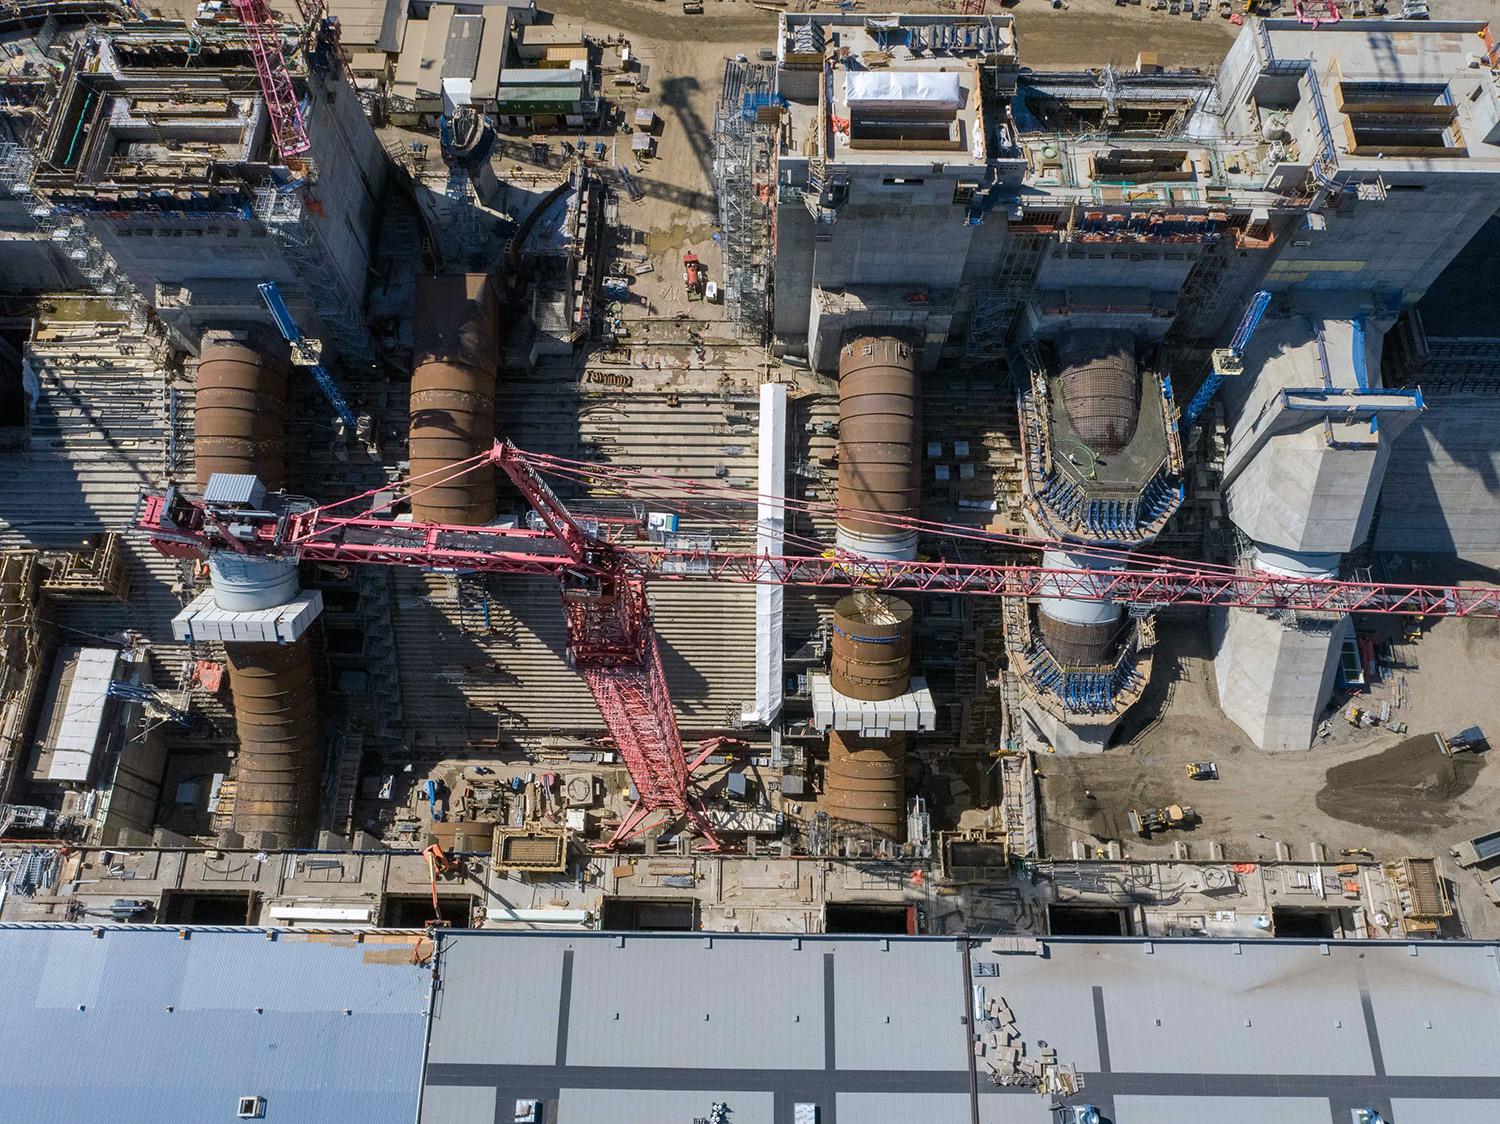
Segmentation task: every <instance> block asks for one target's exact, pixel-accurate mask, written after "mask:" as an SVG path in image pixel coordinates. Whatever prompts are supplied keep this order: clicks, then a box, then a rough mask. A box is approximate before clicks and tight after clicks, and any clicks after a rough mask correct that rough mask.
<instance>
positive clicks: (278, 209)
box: [255, 187, 375, 363]
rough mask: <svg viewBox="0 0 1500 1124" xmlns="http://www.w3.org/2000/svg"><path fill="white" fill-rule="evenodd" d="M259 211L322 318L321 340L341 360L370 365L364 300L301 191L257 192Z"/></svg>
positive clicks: (269, 189)
mask: <svg viewBox="0 0 1500 1124" xmlns="http://www.w3.org/2000/svg"><path fill="white" fill-rule="evenodd" d="M255 215H256V217H257V218H258V219H260V221H261V222H262V223H264V224H265V227H266V229H267V230H268V231H270V232H271V234H272V235H273V236H274V237H275V238H276V239H277V240H278V241H279V242H280V243H281V246H282V248H283V249H284V250H285V252H286V257H287V261H289V262H290V263H291V266H292V269H293V271H294V272H295V273H296V274H297V279H298V281H300V282H301V284H302V287H303V289H304V290H305V291H306V293H307V295H308V296H309V297H310V298H311V299H312V302H313V306H314V307H315V308H316V309H317V311H318V319H319V320H320V321H322V326H323V332H322V338H323V340H324V342H325V343H331V344H332V345H333V347H334V350H336V351H337V352H338V356H339V358H340V359H343V360H345V361H346V362H355V363H370V362H374V360H375V349H374V346H373V344H372V343H371V342H370V336H369V333H368V331H367V330H366V328H365V320H364V316H363V311H362V309H361V306H360V299H359V297H358V296H356V295H355V294H354V293H352V292H350V291H349V288H348V286H347V285H346V284H344V281H343V277H342V275H341V274H340V273H339V272H338V271H337V270H336V269H334V268H333V267H332V254H331V252H330V251H329V248H328V247H327V245H325V244H324V242H323V240H322V238H321V237H320V236H319V234H318V230H317V226H316V225H315V224H314V222H313V220H312V219H311V217H309V215H308V212H307V206H306V204H305V203H304V201H303V198H302V193H301V192H300V191H297V190H286V189H281V188H277V187H264V188H261V189H260V191H258V192H257V193H256V197H255Z"/></svg>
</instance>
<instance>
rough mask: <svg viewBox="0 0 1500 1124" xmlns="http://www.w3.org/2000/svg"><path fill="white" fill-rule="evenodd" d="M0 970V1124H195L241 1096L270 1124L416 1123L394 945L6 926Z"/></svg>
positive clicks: (415, 999) (406, 997)
mask: <svg viewBox="0 0 1500 1124" xmlns="http://www.w3.org/2000/svg"><path fill="white" fill-rule="evenodd" d="M0 961H3V962H4V964H5V965H6V985H5V992H6V994H5V1003H4V1004H3V1005H0V1056H4V1057H5V1058H6V1059H7V1064H6V1065H5V1066H4V1068H3V1071H0V1119H3V1120H7V1121H11V1120H16V1121H21V1120H24V1121H27V1122H28V1124H82V1122H85V1121H89V1122H92V1121H100V1120H110V1121H120V1122H122V1124H128V1122H136V1121H147V1120H149V1121H152V1122H153V1124H205V1122H207V1121H216V1120H229V1121H232V1120H234V1119H235V1108H236V1103H237V1101H238V1098H239V1097H241V1096H261V1097H264V1098H265V1101H266V1111H265V1119H266V1120H267V1121H287V1122H298V1124H302V1122H308V1121H346V1120H347V1121H353V1120H358V1121H360V1122H361V1124H410V1122H411V1120H412V1119H413V1118H414V1116H415V1114H416V1100H417V1084H418V1080H419V1074H420V1062H421V1056H422V1042H423V1037H424V1025H425V1015H426V1009H427V1000H428V988H429V976H428V973H427V972H425V971H423V970H422V969H420V968H418V967H415V966H413V965H412V964H411V963H410V962H409V946H408V943H407V941H406V940H402V941H401V942H400V943H392V944H379V943H374V942H373V941H370V942H366V943H363V944H355V943H354V942H353V939H352V938H351V937H333V936H296V935H288V934H282V935H280V936H279V937H278V938H277V939H276V940H268V939H267V937H266V934H265V933H264V932H263V931H260V930H226V931H205V930H194V931H193V932H192V934H191V937H190V939H181V938H179V936H178V935H177V931H176V930H175V929H158V928H150V929H145V928H129V927H121V928H109V929H106V930H105V933H104V936H103V937H95V936H94V934H93V932H92V931H90V930H88V929H84V928H65V927H54V926H42V927H31V926H24V927H17V926H10V927H0ZM346 1011H347V1012H348V1013H347V1014H346V1013H345V1012H346Z"/></svg>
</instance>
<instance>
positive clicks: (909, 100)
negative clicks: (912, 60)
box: [844, 70, 964, 109]
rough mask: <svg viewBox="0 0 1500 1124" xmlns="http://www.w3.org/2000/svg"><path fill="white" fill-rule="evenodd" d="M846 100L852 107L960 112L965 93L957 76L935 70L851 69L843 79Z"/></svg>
mask: <svg viewBox="0 0 1500 1124" xmlns="http://www.w3.org/2000/svg"><path fill="white" fill-rule="evenodd" d="M844 100H845V101H846V102H848V103H849V105H850V106H851V107H853V106H856V105H863V104H869V103H871V102H892V101H897V102H901V103H903V104H904V105H908V106H914V107H915V106H921V107H924V108H929V109H959V108H961V107H962V106H963V104H964V94H963V88H962V87H961V86H960V85H959V82H958V75H957V74H949V73H944V72H942V71H936V70H882V71H874V70H851V71H849V72H847V73H846V74H845V76H844Z"/></svg>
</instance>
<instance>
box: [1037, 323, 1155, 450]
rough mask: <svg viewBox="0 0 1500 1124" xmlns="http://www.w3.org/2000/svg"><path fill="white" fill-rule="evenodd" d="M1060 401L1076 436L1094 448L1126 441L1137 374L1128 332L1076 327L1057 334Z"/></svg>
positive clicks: (1135, 405) (1131, 429)
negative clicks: (1061, 400) (1076, 432)
mask: <svg viewBox="0 0 1500 1124" xmlns="http://www.w3.org/2000/svg"><path fill="white" fill-rule="evenodd" d="M1057 362H1058V368H1059V370H1061V372H1062V397H1063V405H1064V407H1065V408H1066V409H1067V411H1068V420H1070V421H1071V422H1072V423H1073V428H1074V429H1076V430H1077V431H1078V436H1079V437H1081V438H1083V440H1084V441H1086V442H1088V445H1089V448H1091V449H1092V450H1093V451H1094V452H1096V453H1118V452H1119V451H1120V450H1121V449H1123V448H1124V447H1125V446H1126V445H1128V444H1130V438H1131V437H1132V436H1134V434H1135V423H1136V419H1137V418H1138V417H1139V416H1140V409H1141V393H1140V386H1141V380H1140V376H1139V375H1138V374H1137V372H1136V365H1135V336H1134V335H1132V334H1131V333H1130V332H1124V331H1109V330H1087V331H1084V330H1078V331H1071V332H1064V333H1063V334H1062V335H1060V336H1058V337H1057Z"/></svg>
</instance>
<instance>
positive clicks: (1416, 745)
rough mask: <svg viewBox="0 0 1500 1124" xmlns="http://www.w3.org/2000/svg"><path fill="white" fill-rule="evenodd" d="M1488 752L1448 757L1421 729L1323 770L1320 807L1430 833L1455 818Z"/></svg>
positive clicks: (1402, 830)
mask: <svg viewBox="0 0 1500 1124" xmlns="http://www.w3.org/2000/svg"><path fill="white" fill-rule="evenodd" d="M1482 768H1484V757H1483V756H1479V755H1476V754H1472V753H1460V754H1458V755H1456V756H1454V757H1445V756H1444V755H1443V754H1442V753H1441V752H1439V750H1438V747H1437V739H1436V738H1435V737H1434V736H1433V735H1432V734H1418V735H1417V736H1416V737H1412V738H1407V739H1406V740H1405V741H1404V742H1400V743H1399V744H1397V745H1393V746H1391V748H1390V749H1387V750H1385V751H1383V752H1381V753H1377V754H1375V755H1373V756H1371V757H1361V758H1359V759H1357V760H1355V761H1346V762H1344V763H1343V764H1342V765H1335V766H1334V767H1333V768H1332V769H1329V770H1328V772H1327V773H1325V774H1324V778H1323V779H1324V785H1323V788H1322V791H1320V792H1319V793H1318V795H1317V805H1318V807H1319V808H1320V809H1322V810H1323V811H1324V812H1326V813H1327V814H1328V815H1330V816H1333V817H1334V818H1335V819H1340V820H1346V821H1348V822H1349V823H1357V824H1364V825H1365V826H1366V827H1373V828H1379V829H1380V830H1381V831H1388V832H1394V833H1395V834H1397V835H1426V834H1429V833H1431V832H1434V831H1441V830H1443V829H1445V828H1447V827H1450V826H1451V825H1452V823H1453V815H1452V811H1453V808H1452V805H1453V802H1454V801H1455V800H1457V799H1458V798H1459V797H1460V796H1462V795H1463V794H1464V793H1466V792H1468V791H1469V789H1470V788H1472V787H1473V786H1474V781H1475V780H1476V779H1477V778H1478V776H1479V770H1480V769H1482Z"/></svg>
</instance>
